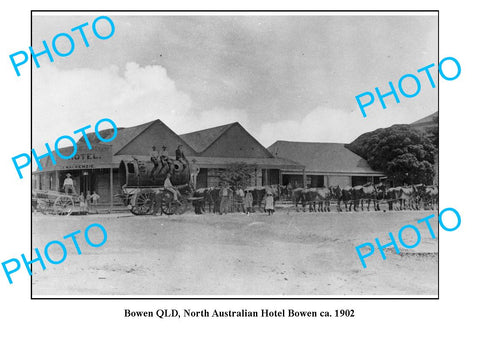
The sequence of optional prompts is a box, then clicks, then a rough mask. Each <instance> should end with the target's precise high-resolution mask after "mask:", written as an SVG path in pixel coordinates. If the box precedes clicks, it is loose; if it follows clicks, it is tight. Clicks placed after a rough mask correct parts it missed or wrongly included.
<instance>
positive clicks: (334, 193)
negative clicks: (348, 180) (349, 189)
mask: <svg viewBox="0 0 480 340" xmlns="http://www.w3.org/2000/svg"><path fill="white" fill-rule="evenodd" d="M329 189H330V197H331V198H333V199H334V200H336V201H337V211H339V212H342V204H341V201H342V189H341V188H340V186H339V185H331V186H330V187H329ZM345 209H346V208H345Z"/></svg>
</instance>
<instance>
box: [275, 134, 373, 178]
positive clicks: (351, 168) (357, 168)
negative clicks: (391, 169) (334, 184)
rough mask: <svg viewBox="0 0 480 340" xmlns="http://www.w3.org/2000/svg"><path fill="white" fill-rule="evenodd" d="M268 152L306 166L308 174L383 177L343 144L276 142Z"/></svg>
mask: <svg viewBox="0 0 480 340" xmlns="http://www.w3.org/2000/svg"><path fill="white" fill-rule="evenodd" d="M268 150H269V151H270V152H271V153H272V154H273V155H274V156H277V157H282V158H286V159H290V160H293V161H295V162H297V163H300V164H303V165H305V171H306V172H316V173H349V174H359V175H366V174H368V175H377V174H378V175H382V172H380V171H375V170H372V168H371V167H370V166H369V165H368V163H367V161H366V160H365V159H363V158H362V157H360V156H359V155H357V154H356V153H354V152H352V151H350V150H348V149H347V148H346V147H345V144H341V143H310V142H289V141H276V142H275V143H273V144H272V145H271V146H270V147H268Z"/></svg>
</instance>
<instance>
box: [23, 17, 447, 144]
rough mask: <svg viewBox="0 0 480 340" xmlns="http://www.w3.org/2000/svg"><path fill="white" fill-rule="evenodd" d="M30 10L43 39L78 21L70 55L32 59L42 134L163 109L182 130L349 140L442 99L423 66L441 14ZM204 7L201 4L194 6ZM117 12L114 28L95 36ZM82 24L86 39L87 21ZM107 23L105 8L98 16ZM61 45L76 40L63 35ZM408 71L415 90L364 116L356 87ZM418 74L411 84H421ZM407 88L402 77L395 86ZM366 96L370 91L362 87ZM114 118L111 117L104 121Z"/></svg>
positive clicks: (37, 127) (433, 55)
mask: <svg viewBox="0 0 480 340" xmlns="http://www.w3.org/2000/svg"><path fill="white" fill-rule="evenodd" d="M68 14H69V15H51V14H48V13H36V14H35V15H34V17H33V25H32V27H33V40H32V47H33V49H34V50H38V51H40V50H42V40H45V41H46V42H47V44H49V46H51V43H52V39H53V37H54V36H55V35H56V34H58V33H63V32H69V33H70V34H71V36H72V38H73V39H74V42H75V48H74V51H73V53H72V54H71V55H70V56H68V57H59V56H57V55H55V54H54V55H53V56H54V59H55V61H54V62H53V63H51V62H50V61H49V60H48V57H47V56H46V55H44V56H40V57H39V62H40V65H41V67H40V68H38V69H37V68H35V67H33V71H32V79H33V84H32V98H33V146H34V148H35V147H40V146H42V145H43V144H44V143H46V142H48V143H49V144H50V145H54V142H55V140H56V139H57V138H58V137H59V136H61V135H72V136H73V131H74V130H77V129H79V128H80V127H83V126H86V125H89V124H90V125H92V126H94V125H95V123H96V122H97V121H98V120H99V119H101V118H105V117H107V118H111V119H113V120H114V121H115V122H116V124H117V126H121V127H128V126H133V125H138V124H142V123H145V122H148V121H151V120H154V119H160V120H162V121H163V122H164V123H165V124H167V125H168V126H169V127H170V128H171V129H172V130H173V131H175V132H176V133H178V134H181V133H187V132H191V131H195V130H200V129H204V128H209V127H213V126H217V125H222V124H227V123H231V122H235V121H238V122H239V123H240V124H242V125H243V126H244V127H245V128H246V129H247V130H248V131H249V132H250V133H251V134H252V135H253V136H254V137H255V138H257V139H258V140H259V141H260V143H262V144H263V145H264V146H266V147H268V146H269V145H271V144H272V143H274V142H275V141H276V140H291V141H311V142H339V143H350V142H352V141H353V140H354V139H355V138H356V137H358V136H359V135H360V134H362V133H364V132H368V131H371V130H374V129H376V128H379V127H387V126H390V125H392V124H400V123H402V124H403V123H411V122H413V121H415V120H418V119H421V118H423V117H425V116H427V115H429V114H432V113H434V112H436V111H438V106H437V105H438V104H437V103H438V91H437V90H438V87H436V88H435V89H433V88H432V87H431V86H430V85H429V82H428V80H427V78H426V75H425V74H423V75H422V74H420V73H417V70H418V69H420V68H422V67H424V66H427V65H429V64H432V63H435V67H434V68H432V73H433V75H434V81H435V83H436V84H438V81H437V68H436V65H437V60H438V54H437V53H438V26H437V16H436V15H432V14H430V13H422V14H421V15H418V14H415V15H412V13H402V15H372V14H371V13H370V14H369V13H362V15H346V13H339V14H336V15H331V14H330V15H326V13H320V14H319V15H288V14H285V13H282V15H270V16H269V15H265V13H262V14H261V15H253V13H248V15H222V16H218V15H211V14H210V15H203V16H200V15H198V14H196V15H192V14H189V15H182V16H178V15H174V14H172V13H167V14H168V15H160V13H154V15H151V14H150V15H146V16H145V15H141V14H140V13H133V14H129V15H119V13H108V14H105V13H95V14H94V15H92V16H90V15H85V16H78V15H73V16H72V15H70V14H72V13H68ZM193 14H195V13H193ZM100 15H108V16H109V17H110V18H111V19H112V20H113V22H114V25H115V32H114V34H113V36H112V37H111V38H109V39H106V40H101V39H98V38H96V37H95V35H94V34H93V32H92V23H93V21H94V19H95V18H96V17H98V16H100ZM85 22H88V25H87V26H86V27H85V28H84V31H85V35H86V38H87V40H88V42H89V45H90V46H89V47H86V46H85V44H84V43H83V41H82V39H81V37H80V34H79V32H78V31H77V32H73V33H72V32H70V30H71V28H73V27H76V26H78V25H80V24H83V23H85ZM96 28H97V30H98V32H99V33H100V34H102V35H106V34H108V33H109V32H110V27H109V26H108V24H107V22H106V21H104V20H99V21H98V25H97V26H96ZM56 46H57V48H58V49H59V50H60V51H68V49H69V47H70V46H69V44H68V43H67V40H66V39H64V38H60V39H58V40H57V45H56ZM407 73H411V74H415V75H417V76H418V78H419V79H420V80H421V86H422V87H421V90H420V92H419V94H418V95H417V96H416V97H414V98H405V97H403V96H401V94H400V93H399V96H400V103H396V102H395V100H394V98H393V97H392V96H390V97H386V99H385V101H386V103H387V109H385V110H384V109H382V107H381V105H380V104H379V101H378V98H376V101H375V103H374V104H373V105H371V106H369V107H367V108H366V113H367V117H366V118H364V117H363V116H362V114H361V111H360V109H359V107H358V104H357V102H356V100H355V96H357V95H359V94H361V93H363V92H366V91H370V92H374V88H375V87H379V88H380V89H381V91H382V92H384V93H386V92H388V91H389V87H388V82H389V81H392V82H393V84H395V86H398V80H399V79H400V78H401V77H402V76H403V75H404V74H407ZM413 85H414V82H413V81H412V80H411V79H410V80H407V81H405V83H404V89H405V90H406V91H407V92H414V90H415V86H413ZM397 91H398V89H397ZM364 100H366V98H365V99H364ZM106 127H107V126H106Z"/></svg>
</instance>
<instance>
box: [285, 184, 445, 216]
mask: <svg viewBox="0 0 480 340" xmlns="http://www.w3.org/2000/svg"><path fill="white" fill-rule="evenodd" d="M292 200H293V202H294V204H295V207H296V208H297V210H298V204H301V205H302V207H303V209H304V210H305V207H306V206H307V205H308V208H309V211H322V212H325V211H330V203H331V202H332V201H334V202H336V204H337V210H338V211H342V206H344V207H345V210H346V211H352V208H353V210H354V211H358V210H359V209H361V210H362V211H363V210H365V209H366V210H367V211H369V210H370V205H371V204H372V205H373V209H374V210H375V211H378V210H380V203H382V202H384V203H387V204H388V209H389V210H406V209H411V210H419V209H421V208H422V205H423V209H435V207H437V206H438V187H437V186H434V185H429V186H427V185H424V184H416V185H408V186H401V187H394V188H387V187H386V186H385V185H384V184H382V183H381V184H377V185H373V184H371V183H367V184H365V185H357V186H354V187H351V186H346V187H344V188H341V187H340V186H338V185H336V186H330V187H328V188H309V189H302V188H298V189H294V190H293V191H292Z"/></svg>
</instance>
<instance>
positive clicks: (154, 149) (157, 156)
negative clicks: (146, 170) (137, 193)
mask: <svg viewBox="0 0 480 340" xmlns="http://www.w3.org/2000/svg"><path fill="white" fill-rule="evenodd" d="M149 155H150V160H151V161H152V163H153V169H152V171H151V172H150V177H151V178H152V181H153V180H155V172H156V171H157V168H158V161H159V159H160V154H159V153H158V151H157V147H156V146H155V145H153V146H152V151H150V154H149Z"/></svg>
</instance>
